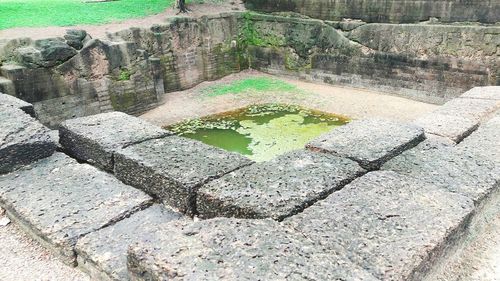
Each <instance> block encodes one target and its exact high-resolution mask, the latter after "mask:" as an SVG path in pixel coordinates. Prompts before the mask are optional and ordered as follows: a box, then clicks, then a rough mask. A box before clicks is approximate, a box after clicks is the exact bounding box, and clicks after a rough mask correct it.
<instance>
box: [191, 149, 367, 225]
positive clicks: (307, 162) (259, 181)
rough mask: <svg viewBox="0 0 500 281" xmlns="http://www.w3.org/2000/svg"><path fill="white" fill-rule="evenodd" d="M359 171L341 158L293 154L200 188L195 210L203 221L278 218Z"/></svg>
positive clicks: (307, 204)
mask: <svg viewBox="0 0 500 281" xmlns="http://www.w3.org/2000/svg"><path fill="white" fill-rule="evenodd" d="M365 172H366V171H365V170H364V169H362V168H361V167H360V166H359V165H358V164H357V163H356V162H354V161H352V160H349V159H346V158H340V157H337V156H333V155H329V154H323V153H314V152H308V151H296V152H292V153H287V154H285V155H282V156H279V157H277V158H275V159H273V160H271V161H267V162H262V163H256V164H253V165H250V166H247V167H243V168H241V169H239V170H236V171H234V172H232V173H229V174H227V175H225V176H223V177H221V178H219V179H217V180H214V181H212V182H210V183H208V184H206V185H204V186H202V187H201V188H200V189H199V191H198V195H197V198H196V208H197V211H198V213H199V215H200V216H201V217H203V218H213V217H218V216H225V217H239V218H252V219H257V218H268V217H270V218H273V219H276V220H282V219H283V218H285V217H288V216H291V215H294V214H296V213H298V212H300V211H302V210H303V209H304V208H306V207H308V206H309V205H311V204H313V203H314V202H316V201H317V200H319V199H323V198H324V197H326V196H328V195H329V194H330V193H332V192H333V191H335V190H338V189H341V188H342V187H343V186H344V185H346V184H347V183H349V182H350V181H352V180H353V179H355V178H356V177H358V176H360V175H362V174H364V173H365Z"/></svg>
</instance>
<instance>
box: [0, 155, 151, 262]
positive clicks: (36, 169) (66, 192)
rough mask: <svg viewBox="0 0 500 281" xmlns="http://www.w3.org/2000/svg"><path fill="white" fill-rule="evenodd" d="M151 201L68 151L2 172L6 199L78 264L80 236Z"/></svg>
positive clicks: (1, 199) (46, 241)
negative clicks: (79, 162) (67, 154)
mask: <svg viewBox="0 0 500 281" xmlns="http://www.w3.org/2000/svg"><path fill="white" fill-rule="evenodd" d="M149 204H151V197H149V196H147V195H146V194H144V193H143V192H142V191H139V190H137V189H135V188H132V187H130V186H127V185H124V184H123V183H121V182H120V181H118V180H117V179H115V178H114V177H112V176H111V175H109V174H107V173H104V172H102V171H99V170H98V169H96V168H95V167H92V166H90V165H88V164H78V163H77V162H76V161H75V160H74V159H71V158H69V157H68V156H66V155H64V154H62V153H56V154H54V155H53V156H51V157H49V158H45V159H42V160H40V161H38V162H36V163H34V164H32V165H30V166H27V167H25V168H23V169H20V170H18V171H16V172H13V173H10V174H7V175H3V176H0V205H1V206H2V207H3V208H5V209H6V210H7V212H8V213H9V215H10V216H11V218H12V219H13V220H14V221H16V222H17V223H19V224H20V225H21V226H22V227H23V228H24V229H25V230H26V231H27V232H28V233H29V234H31V235H32V236H33V237H34V238H35V239H37V240H38V241H41V242H42V245H44V246H46V247H47V248H48V249H49V250H51V251H53V252H54V253H56V254H57V255H58V256H60V257H61V260H62V261H63V262H65V263H67V264H72V265H74V264H75V258H76V257H75V253H74V246H75V244H76V242H77V240H78V239H80V238H81V237H82V236H84V235H86V234H88V233H91V232H93V231H96V230H99V229H101V228H103V227H105V226H107V225H110V224H113V223H114V222H116V221H118V220H121V219H123V218H124V217H126V216H128V215H130V214H132V213H134V212H135V211H138V210H140V209H142V208H144V207H146V206H147V205H149Z"/></svg>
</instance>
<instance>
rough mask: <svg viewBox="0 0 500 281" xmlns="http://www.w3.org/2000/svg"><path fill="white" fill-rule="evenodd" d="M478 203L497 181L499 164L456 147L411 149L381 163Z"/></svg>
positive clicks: (385, 168)
mask: <svg viewBox="0 0 500 281" xmlns="http://www.w3.org/2000/svg"><path fill="white" fill-rule="evenodd" d="M382 169H384V170H392V171H396V172H398V173H400V174H404V175H408V176H411V177H414V178H416V179H418V180H419V181H421V182H425V183H431V184H434V185H437V186H439V187H441V188H444V189H447V190H449V191H451V192H456V193H460V194H463V195H465V196H467V197H469V198H471V199H472V200H473V201H474V202H476V203H480V202H481V200H483V199H484V198H485V197H486V196H487V195H488V194H490V193H491V192H492V191H493V190H494V189H495V188H496V187H498V181H499V180H500V166H498V165H495V163H494V162H492V161H490V160H488V159H486V158H483V157H480V156H479V155H474V154H472V153H470V152H467V151H465V150H464V149H461V148H459V147H441V148H436V149H430V150H422V149H418V148H415V149H411V150H409V151H406V152H405V153H403V154H401V155H400V156H398V157H395V158H394V159H392V160H390V161H388V162H387V163H386V164H385V165H383V166H382Z"/></svg>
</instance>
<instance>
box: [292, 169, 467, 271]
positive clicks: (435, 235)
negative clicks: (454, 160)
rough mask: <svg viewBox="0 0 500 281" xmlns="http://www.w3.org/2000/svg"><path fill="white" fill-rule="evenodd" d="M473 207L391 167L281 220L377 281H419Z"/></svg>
mask: <svg viewBox="0 0 500 281" xmlns="http://www.w3.org/2000/svg"><path fill="white" fill-rule="evenodd" d="M473 210H474V205H473V203H472V201H471V200H470V199H468V198H467V197H465V196H462V195H460V194H456V193H452V192H449V191H447V190H445V189H442V188H440V187H436V186H434V185H431V184H425V183H423V182H422V181H419V180H415V179H413V178H411V177H407V176H403V175H399V174H397V173H395V172H390V171H377V172H371V173H368V174H366V175H364V176H362V177H360V178H358V179H356V180H354V181H353V182H352V183H350V184H348V185H347V186H345V187H344V188H343V189H342V190H339V191H337V192H334V193H333V194H332V195H330V196H329V197H328V198H326V199H325V200H322V201H319V202H318V203H316V204H314V205H313V206H311V207H309V208H307V209H306V210H304V212H302V213H300V214H298V215H296V216H293V217H291V218H288V219H285V221H284V224H285V226H288V227H290V228H292V229H294V230H296V231H298V232H299V233H301V234H302V235H304V236H305V237H306V238H308V239H310V240H311V241H313V242H314V243H317V244H321V245H322V246H323V247H325V248H326V250H325V254H327V255H333V256H335V255H336V253H337V252H346V251H347V252H348V253H349V254H348V258H349V260H350V261H351V262H352V263H354V264H356V265H358V266H360V267H362V268H363V269H365V270H367V271H368V272H369V273H371V274H372V275H373V276H375V277H376V278H378V279H379V280H421V278H420V275H421V274H425V273H426V270H427V269H428V268H429V267H430V266H431V265H432V262H433V261H434V260H435V259H437V258H439V257H440V256H441V255H444V248H445V247H446V245H447V242H449V241H450V240H451V239H456V238H459V237H460V234H462V233H461V232H460V230H461V229H462V228H463V227H464V225H465V224H466V223H467V221H468V218H469V217H470V216H471V214H472V213H473Z"/></svg>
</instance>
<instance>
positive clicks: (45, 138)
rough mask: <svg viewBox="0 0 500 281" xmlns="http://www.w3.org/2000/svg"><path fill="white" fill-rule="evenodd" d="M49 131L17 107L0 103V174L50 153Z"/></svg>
mask: <svg viewBox="0 0 500 281" xmlns="http://www.w3.org/2000/svg"><path fill="white" fill-rule="evenodd" d="M55 149H56V144H55V143H54V141H53V140H52V138H51V137H50V130H49V129H48V128H46V127H45V126H43V125H42V124H40V123H39V122H38V121H37V120H35V119H33V118H32V117H31V116H29V115H28V114H26V113H24V112H23V111H22V110H21V109H18V108H15V107H13V106H7V105H0V159H1V161H0V174H2V173H8V172H11V171H13V170H15V169H17V168H19V167H21V166H24V165H27V164H29V163H31V162H33V161H36V160H38V159H41V158H44V157H49V156H50V155H52V154H53V153H54V151H55Z"/></svg>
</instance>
